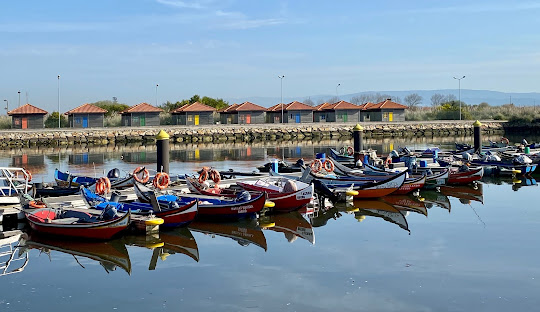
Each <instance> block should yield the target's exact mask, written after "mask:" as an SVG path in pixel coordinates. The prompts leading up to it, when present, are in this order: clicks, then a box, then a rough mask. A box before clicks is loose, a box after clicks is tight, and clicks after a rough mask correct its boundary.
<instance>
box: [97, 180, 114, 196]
mask: <svg viewBox="0 0 540 312" xmlns="http://www.w3.org/2000/svg"><path fill="white" fill-rule="evenodd" d="M110 191H111V181H110V180H109V178H107V177H103V178H99V179H98V180H97V182H96V193H97V194H99V195H105V194H107V193H109V192H110Z"/></svg>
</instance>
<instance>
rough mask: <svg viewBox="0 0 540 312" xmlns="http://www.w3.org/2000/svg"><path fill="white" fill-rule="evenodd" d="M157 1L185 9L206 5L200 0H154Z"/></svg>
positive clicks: (200, 7)
mask: <svg viewBox="0 0 540 312" xmlns="http://www.w3.org/2000/svg"><path fill="white" fill-rule="evenodd" d="M156 1H157V3H160V4H164V5H168V6H172V7H176V8H186V9H205V8H206V6H205V5H203V4H202V3H201V2H200V1H176V0H156Z"/></svg>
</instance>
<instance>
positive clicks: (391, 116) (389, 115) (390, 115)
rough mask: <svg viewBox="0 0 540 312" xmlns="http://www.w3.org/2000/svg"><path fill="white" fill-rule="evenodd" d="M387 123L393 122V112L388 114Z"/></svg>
mask: <svg viewBox="0 0 540 312" xmlns="http://www.w3.org/2000/svg"><path fill="white" fill-rule="evenodd" d="M388 121H394V113H393V112H390V113H388Z"/></svg>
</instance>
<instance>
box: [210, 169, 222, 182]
mask: <svg viewBox="0 0 540 312" xmlns="http://www.w3.org/2000/svg"><path fill="white" fill-rule="evenodd" d="M209 176H210V179H212V181H214V183H215V184H219V182H221V174H219V171H217V170H216V169H212V170H210V174H209Z"/></svg>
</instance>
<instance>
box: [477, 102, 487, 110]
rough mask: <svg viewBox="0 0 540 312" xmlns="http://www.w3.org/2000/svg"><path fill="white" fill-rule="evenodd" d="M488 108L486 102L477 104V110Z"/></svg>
mask: <svg viewBox="0 0 540 312" xmlns="http://www.w3.org/2000/svg"><path fill="white" fill-rule="evenodd" d="M486 108H489V104H488V103H487V102H482V103H480V104H478V109H486Z"/></svg>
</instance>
